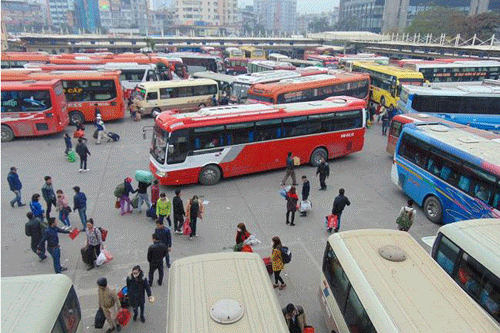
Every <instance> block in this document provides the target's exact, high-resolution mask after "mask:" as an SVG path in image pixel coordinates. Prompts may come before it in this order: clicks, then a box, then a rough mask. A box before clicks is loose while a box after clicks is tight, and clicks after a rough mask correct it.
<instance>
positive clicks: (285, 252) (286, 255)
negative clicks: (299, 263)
mask: <svg viewBox="0 0 500 333" xmlns="http://www.w3.org/2000/svg"><path fill="white" fill-rule="evenodd" d="M281 259H282V260H283V263H284V264H288V263H289V262H290V261H292V252H290V249H288V247H286V246H282V247H281Z"/></svg>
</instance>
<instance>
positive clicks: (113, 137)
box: [108, 132, 120, 141]
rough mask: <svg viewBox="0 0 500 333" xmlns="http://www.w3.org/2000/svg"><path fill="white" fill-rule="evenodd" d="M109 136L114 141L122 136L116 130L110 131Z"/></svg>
mask: <svg viewBox="0 0 500 333" xmlns="http://www.w3.org/2000/svg"><path fill="white" fill-rule="evenodd" d="M108 137H109V138H110V139H111V140H113V141H118V140H120V136H119V135H118V134H116V133H114V132H108Z"/></svg>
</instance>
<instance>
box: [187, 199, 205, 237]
mask: <svg viewBox="0 0 500 333" xmlns="http://www.w3.org/2000/svg"><path fill="white" fill-rule="evenodd" d="M204 211H205V209H204V208H203V203H202V202H201V201H200V200H199V199H198V196H197V195H195V196H193V198H192V199H191V200H189V201H188V204H187V207H186V212H187V216H186V217H187V218H188V219H189V225H190V227H191V234H190V235H189V239H193V236H194V237H197V236H198V235H197V234H196V222H197V220H198V217H199V218H200V219H202V220H203V213H204Z"/></svg>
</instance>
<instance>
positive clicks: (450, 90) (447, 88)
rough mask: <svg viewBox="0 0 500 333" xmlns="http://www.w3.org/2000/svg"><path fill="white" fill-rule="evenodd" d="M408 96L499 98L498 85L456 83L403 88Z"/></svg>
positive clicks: (499, 90) (499, 89)
mask: <svg viewBox="0 0 500 333" xmlns="http://www.w3.org/2000/svg"><path fill="white" fill-rule="evenodd" d="M403 89H404V90H406V91H407V92H408V93H409V94H417V95H420V96H422V95H432V96H464V97H465V96H470V97H493V96H497V97H498V96H500V85H499V86H495V85H488V84H463V82H456V84H455V85H431V86H429V87H420V86H413V85H406V86H403Z"/></svg>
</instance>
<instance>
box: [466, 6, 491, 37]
mask: <svg viewBox="0 0 500 333" xmlns="http://www.w3.org/2000/svg"><path fill="white" fill-rule="evenodd" d="M499 30H500V14H499V13H493V12H489V13H483V14H479V15H475V16H471V17H468V18H467V21H466V24H465V25H464V27H463V30H462V31H461V34H462V35H463V36H464V38H471V37H472V36H474V34H476V35H477V37H478V38H480V39H483V40H485V39H488V38H491V36H492V35H493V34H498V33H499V32H500V31H499Z"/></svg>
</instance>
